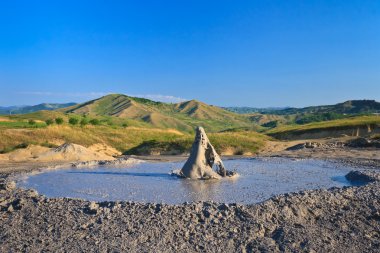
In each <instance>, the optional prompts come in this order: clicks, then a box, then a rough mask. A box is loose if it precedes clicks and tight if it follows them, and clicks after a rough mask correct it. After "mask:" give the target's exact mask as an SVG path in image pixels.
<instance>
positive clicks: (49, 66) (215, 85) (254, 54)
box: [0, 0, 380, 107]
mask: <svg viewBox="0 0 380 253" xmlns="http://www.w3.org/2000/svg"><path fill="white" fill-rule="evenodd" d="M0 23H1V26H0V88H1V91H0V105H2V106H5V105H20V104H36V103H40V102H70V101H74V102H82V101H86V100H88V99H92V98H96V97H99V96H102V95H104V94H107V93H124V94H129V95H135V96H145V97H148V98H151V99H158V100H164V101H173V102H176V101H180V100H182V99H198V100H201V101H204V102H207V103H210V104H214V105H220V106H255V107H268V106H298V107H300V106H307V105H317V104H331V103H337V102H341V101H344V100H348V99H364V98H366V99H376V100H378V101H379V100H380V1H375V0H371V1H366V0H358V1H354V0H350V1H347V0H342V1H334V0H328V1H323V0H316V1H313V0H308V1H291V0H289V1H287V0H282V1H276V0H260V1H253V0H251V1H237V0H235V1H221V0H219V1H196V0H192V1H164V0H163V1H126V0H125V1H116V0H114V1H95V0H91V1H84V0H81V1H70V0H65V1H38V0H36V1H1V2H0Z"/></svg>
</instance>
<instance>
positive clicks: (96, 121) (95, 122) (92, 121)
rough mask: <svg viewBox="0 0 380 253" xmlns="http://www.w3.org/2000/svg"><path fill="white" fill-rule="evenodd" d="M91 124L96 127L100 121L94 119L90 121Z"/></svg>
mask: <svg viewBox="0 0 380 253" xmlns="http://www.w3.org/2000/svg"><path fill="white" fill-rule="evenodd" d="M90 124H91V125H94V126H96V125H99V124H100V121H99V120H98V119H92V120H90Z"/></svg>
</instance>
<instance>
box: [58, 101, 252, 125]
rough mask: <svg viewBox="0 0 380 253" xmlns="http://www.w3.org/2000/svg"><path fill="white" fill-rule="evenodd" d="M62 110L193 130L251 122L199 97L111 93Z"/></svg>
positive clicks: (249, 123)
mask: <svg viewBox="0 0 380 253" xmlns="http://www.w3.org/2000/svg"><path fill="white" fill-rule="evenodd" d="M60 111H61V112H65V113H74V114H80V115H89V116H112V117H117V118H128V119H133V120H139V121H143V122H146V123H149V124H151V125H152V126H154V127H160V128H175V129H179V130H182V131H193V129H194V127H195V126H198V125H201V126H203V127H205V128H206V129H207V130H208V131H215V132H216V131H221V130H225V129H230V128H238V127H242V126H245V127H248V126H252V122H251V121H250V119H249V117H246V116H244V115H238V114H235V113H232V112H229V111H226V110H224V109H222V108H220V107H216V106H212V105H207V104H205V103H202V102H200V101H197V100H190V101H186V102H182V103H177V104H168V103H162V102H155V101H152V100H149V99H144V98H136V97H130V96H126V95H122V94H110V95H107V96H104V97H101V98H99V99H95V100H91V101H88V102H85V103H82V104H78V105H74V106H70V107H68V108H62V109H60Z"/></svg>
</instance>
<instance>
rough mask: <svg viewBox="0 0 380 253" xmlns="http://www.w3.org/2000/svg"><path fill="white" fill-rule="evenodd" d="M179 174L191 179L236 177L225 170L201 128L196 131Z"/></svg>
mask: <svg viewBox="0 0 380 253" xmlns="http://www.w3.org/2000/svg"><path fill="white" fill-rule="evenodd" d="M214 166H215V167H216V169H215V170H214V169H213V168H214ZM179 174H180V176H182V177H186V178H191V179H220V178H222V177H230V176H234V175H236V173H235V172H232V171H227V170H226V169H225V167H224V165H223V162H222V159H220V156H219V155H218V154H217V153H216V151H215V149H214V147H213V146H212V144H211V143H210V140H209V139H208V138H207V135H206V133H205V130H204V129H203V128H202V127H197V129H196V134H195V140H194V142H193V145H192V147H191V152H190V157H189V159H188V160H187V161H186V163H185V165H184V166H183V168H182V169H181V171H180V173H179Z"/></svg>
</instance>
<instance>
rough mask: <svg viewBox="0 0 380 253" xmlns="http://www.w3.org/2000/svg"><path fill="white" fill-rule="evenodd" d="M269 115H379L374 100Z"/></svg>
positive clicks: (295, 109)
mask: <svg viewBox="0 0 380 253" xmlns="http://www.w3.org/2000/svg"><path fill="white" fill-rule="evenodd" d="M266 113H269V114H277V115H290V114H318V113H337V114H364V113H380V103H379V102H376V101H375V100H348V101H346V102H343V103H338V104H335V105H320V106H309V107H304V108H286V109H283V110H274V111H268V112H266Z"/></svg>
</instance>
